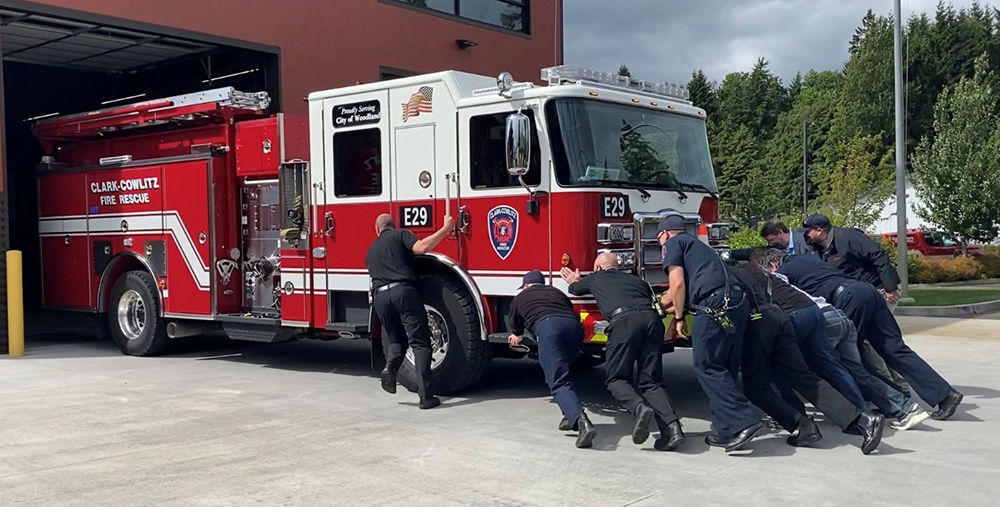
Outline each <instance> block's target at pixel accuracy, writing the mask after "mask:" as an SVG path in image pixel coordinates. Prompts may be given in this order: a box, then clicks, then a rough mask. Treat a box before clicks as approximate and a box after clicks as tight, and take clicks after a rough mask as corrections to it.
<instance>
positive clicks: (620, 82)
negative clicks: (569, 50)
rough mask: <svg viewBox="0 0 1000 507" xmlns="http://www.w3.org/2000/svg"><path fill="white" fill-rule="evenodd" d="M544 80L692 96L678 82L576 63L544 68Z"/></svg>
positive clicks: (553, 83) (664, 94)
mask: <svg viewBox="0 0 1000 507" xmlns="http://www.w3.org/2000/svg"><path fill="white" fill-rule="evenodd" d="M542 81H545V82H547V83H548V84H549V85H550V86H554V85H560V84H567V83H576V84H598V85H604V86H609V87H614V88H623V89H627V90H635V91H641V92H646V93H651V94H654V95H662V96H664V97H670V98H673V99H680V100H684V101H687V100H688V99H689V97H690V94H689V93H688V89H687V86H684V85H680V84H677V83H658V82H655V81H644V80H641V79H632V78H631V77H629V76H620V75H618V74H612V73H610V72H602V71H599V70H593V69H586V68H583V67H578V66H576V65H558V66H555V67H546V68H544V69H542Z"/></svg>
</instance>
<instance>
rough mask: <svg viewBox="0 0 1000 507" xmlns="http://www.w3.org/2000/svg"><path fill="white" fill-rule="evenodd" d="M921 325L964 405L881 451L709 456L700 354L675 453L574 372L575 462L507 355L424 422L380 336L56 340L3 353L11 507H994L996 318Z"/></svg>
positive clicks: (842, 439)
mask: <svg viewBox="0 0 1000 507" xmlns="http://www.w3.org/2000/svg"><path fill="white" fill-rule="evenodd" d="M912 319H914V318H905V317H904V318H901V323H902V324H903V327H904V328H905V329H907V331H908V332H909V333H911V334H909V335H908V336H907V341H908V343H909V344H910V345H911V346H912V347H913V348H914V349H915V350H917V351H918V352H920V353H921V354H922V355H923V356H924V358H925V359H927V360H928V361H929V362H930V363H931V364H932V365H933V366H934V367H935V368H937V369H938V371H939V372H941V373H942V374H943V375H944V376H945V377H946V378H948V379H949V380H950V381H951V382H952V383H953V384H954V385H955V386H956V388H958V389H959V390H960V391H962V392H963V393H965V395H966V397H965V403H964V404H963V405H962V406H961V408H960V412H959V413H958V414H956V416H955V417H954V418H953V419H952V420H949V421H945V422H937V421H931V422H929V423H926V424H924V425H921V426H919V427H918V428H917V429H914V430H911V431H908V432H900V433H896V432H893V431H892V430H889V429H887V430H886V436H885V440H884V442H883V444H882V446H881V447H880V449H879V451H878V452H877V453H876V454H873V455H871V456H863V455H862V454H861V452H860V451H859V449H858V445H857V444H858V439H859V437H853V436H849V435H844V434H842V433H841V432H840V431H839V429H837V428H835V427H834V426H832V425H831V424H830V423H828V422H821V423H820V428H821V430H822V431H823V434H824V437H825V438H824V439H823V441H822V442H820V443H819V444H818V446H817V448H808V449H799V448H793V447H789V446H788V445H786V444H785V442H784V438H785V436H786V435H784V434H777V433H775V434H772V435H768V436H767V437H764V438H762V439H760V440H758V441H757V442H756V443H755V444H754V448H753V450H752V451H749V452H743V453H736V454H734V455H726V454H725V453H724V452H723V451H722V450H721V449H717V448H709V447H707V446H706V445H705V444H704V442H703V441H702V439H703V437H704V435H705V433H706V432H707V431H708V429H709V426H708V422H707V421H706V416H707V410H708V406H707V402H706V401H705V398H704V396H703V394H702V392H701V389H700V388H699V386H698V384H697V382H696V381H695V378H694V376H693V374H692V372H691V367H690V352H689V351H687V350H682V351H679V352H677V353H674V354H670V355H668V356H665V358H664V363H665V369H666V372H667V374H666V375H667V377H666V381H665V383H666V385H667V387H668V389H669V391H670V393H671V395H672V397H673V398H674V401H675V403H676V405H677V407H678V409H679V411H680V413H681V415H682V417H683V424H684V429H685V431H686V432H687V434H688V440H687V442H686V443H685V444H684V445H683V446H682V447H681V448H680V450H679V452H673V453H661V452H657V451H654V450H652V439H650V440H649V441H648V442H647V443H646V444H645V445H643V446H641V447H637V446H635V445H633V444H632V443H631V440H630V438H629V436H628V432H629V431H630V418H629V417H628V416H627V415H626V414H624V413H623V412H621V411H619V410H618V408H617V407H616V406H615V405H614V404H613V402H612V400H611V398H610V397H609V396H608V394H607V393H606V391H605V390H604V388H603V384H602V375H603V371H602V370H601V369H600V368H597V369H593V370H590V371H588V372H585V373H583V374H581V375H579V376H578V383H579V388H578V391H579V393H580V395H581V397H582V398H583V400H584V402H585V404H586V407H587V410H588V411H589V412H590V413H591V414H592V419H593V420H594V422H595V423H596V425H597V428H598V431H599V435H598V437H597V440H596V441H595V449H592V450H578V449H576V448H574V446H573V441H574V436H573V435H570V434H563V433H561V432H559V431H557V429H556V425H557V422H558V421H559V417H560V416H559V412H558V409H557V408H556V406H555V405H554V404H553V403H551V401H550V399H549V398H548V396H547V390H546V389H545V386H544V385H543V383H542V376H541V370H540V369H539V367H538V365H537V363H534V362H532V361H528V360H497V361H495V362H494V365H493V368H492V370H491V372H490V375H489V378H488V380H487V381H486V383H485V385H484V387H482V388H480V389H478V390H476V391H474V392H471V393H468V394H467V395H466V396H463V397H457V398H446V399H445V400H444V402H445V403H444V405H443V406H442V407H441V408H439V409H434V410H430V411H421V410H417V409H416V401H417V400H416V395H414V394H411V393H407V392H405V391H404V390H401V391H400V393H399V394H397V395H395V396H390V395H388V394H385V393H383V392H382V391H381V390H380V389H379V386H378V382H377V380H376V379H375V378H374V377H371V376H369V371H368V348H367V344H366V343H364V342H350V341H342V342H331V343H326V342H316V341H301V342H293V343H284V344H276V345H264V344H253V343H239V342H230V341H227V340H225V339H224V338H218V337H203V338H196V339H188V340H183V341H177V342H175V343H174V344H173V345H174V347H173V348H172V349H171V353H170V354H169V355H167V356H164V357H157V358H135V357H125V356H122V355H120V354H119V353H118V352H117V350H115V349H114V348H113V347H112V346H110V345H108V344H103V343H98V342H96V341H94V339H93V338H92V337H91V336H90V335H89V334H88V332H87V331H85V330H84V331H79V330H78V331H64V332H55V333H49V334H41V335H37V336H35V337H33V338H32V341H31V342H30V343H29V344H28V353H27V355H26V356H25V357H24V358H21V359H8V358H7V356H0V358H2V359H0V403H2V404H0V504H29V505H67V504H68V505H73V504H76V505H94V504H99V505H108V504H113V505H148V504H174V505H182V504H183V505H192V504H194V505H232V504H249V503H254V504H265V505H271V504H300V505H302V504H304V505H318V504H341V505H346V504H351V505H357V504H406V505H458V504H504V505H507V504H533V505H560V504H576V505H579V504H592V505H635V504H638V505H667V504H675V505H699V506H703V505H715V504H730V505H732V504H739V505H748V504H749V505H756V504H767V505H796V506H801V505H803V504H809V505H859V504H876V505H902V504H905V505H929V504H949V503H962V504H966V505H995V504H996V502H997V500H996V499H997V497H998V495H1000V459H998V456H1000V438H998V432H1000V424H998V423H997V421H1000V390H997V388H998V386H1000V369H998V368H997V367H996V361H997V358H998V357H1000V321H991V320H975V321H963V320H959V319H942V320H941V321H938V322H936V323H935V322H930V323H929V322H927V321H924V320H919V319H918V320H912ZM932 320H933V319H932ZM970 323H974V324H971V326H972V327H968V326H970ZM917 333H919V334H917ZM820 418H822V416H820Z"/></svg>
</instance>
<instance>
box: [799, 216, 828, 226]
mask: <svg viewBox="0 0 1000 507" xmlns="http://www.w3.org/2000/svg"><path fill="white" fill-rule="evenodd" d="M802 227H805V228H806V229H815V228H817V227H818V228H820V229H829V228H830V227H831V225H830V219H829V218H827V217H826V215H824V214H822V213H813V214H812V215H809V218H807V219H806V221H805V222H802Z"/></svg>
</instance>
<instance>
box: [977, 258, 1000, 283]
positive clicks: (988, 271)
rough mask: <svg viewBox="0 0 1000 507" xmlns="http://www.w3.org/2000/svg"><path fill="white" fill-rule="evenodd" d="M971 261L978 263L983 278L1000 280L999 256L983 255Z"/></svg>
mask: <svg viewBox="0 0 1000 507" xmlns="http://www.w3.org/2000/svg"><path fill="white" fill-rule="evenodd" d="M973 259H975V260H976V262H978V263H979V269H980V271H981V272H982V275H983V278H1000V255H993V254H985V255H980V256H979V257H973Z"/></svg>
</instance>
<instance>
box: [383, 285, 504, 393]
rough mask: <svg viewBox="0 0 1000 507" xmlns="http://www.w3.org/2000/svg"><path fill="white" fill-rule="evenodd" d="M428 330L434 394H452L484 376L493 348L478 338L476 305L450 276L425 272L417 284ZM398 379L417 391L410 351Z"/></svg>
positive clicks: (411, 389)
mask: <svg viewBox="0 0 1000 507" xmlns="http://www.w3.org/2000/svg"><path fill="white" fill-rule="evenodd" d="M417 290H418V291H419V292H420V298H421V299H422V300H423V303H424V309H425V310H427V321H428V326H429V327H430V330H431V383H432V386H433V389H434V392H435V393H436V394H454V393H457V392H460V391H463V390H465V389H468V388H470V387H473V386H475V385H476V384H478V383H479V382H480V381H482V379H483V377H484V376H485V375H486V369H487V366H488V365H489V363H490V359H491V352H492V347H491V346H490V344H489V343H487V342H485V341H483V340H482V338H481V336H480V335H481V331H480V329H479V316H478V314H477V313H476V312H477V311H476V304H475V302H474V301H473V299H472V296H471V295H470V294H469V291H468V290H466V289H465V287H463V286H462V285H460V284H459V283H458V282H456V281H455V280H454V279H453V278H450V277H446V276H441V275H424V276H421V277H420V281H419V283H418V284H417ZM398 378H399V382H400V383H401V384H403V385H404V386H405V387H406V388H407V389H409V390H410V391H416V390H417V382H416V375H415V371H414V363H413V352H412V351H411V350H409V349H407V351H406V360H405V361H403V365H402V367H401V368H400V370H399V377H398Z"/></svg>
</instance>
